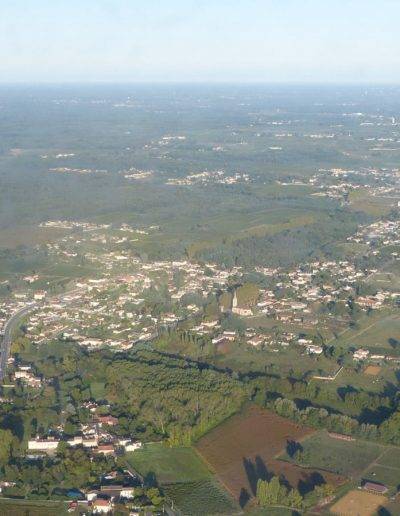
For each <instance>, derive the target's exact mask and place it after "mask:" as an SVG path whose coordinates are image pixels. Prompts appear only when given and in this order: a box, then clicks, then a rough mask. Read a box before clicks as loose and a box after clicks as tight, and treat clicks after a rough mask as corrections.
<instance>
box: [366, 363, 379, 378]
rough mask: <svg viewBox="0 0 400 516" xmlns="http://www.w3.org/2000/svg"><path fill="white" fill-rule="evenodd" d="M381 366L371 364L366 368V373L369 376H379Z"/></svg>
mask: <svg viewBox="0 0 400 516" xmlns="http://www.w3.org/2000/svg"><path fill="white" fill-rule="evenodd" d="M381 369H382V368H381V367H380V366H376V365H369V366H367V367H366V368H365V371H364V374H366V375H368V376H378V374H379V373H380V372H381Z"/></svg>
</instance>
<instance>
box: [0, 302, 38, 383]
mask: <svg viewBox="0 0 400 516" xmlns="http://www.w3.org/2000/svg"><path fill="white" fill-rule="evenodd" d="M36 308H37V305H36V303H31V304H29V305H28V306H25V307H24V308H21V309H20V310H18V312H15V313H14V314H13V315H12V316H11V317H10V318H9V319H8V321H7V322H6V324H5V326H4V329H3V338H2V343H1V350H0V381H3V379H4V376H5V374H6V371H7V361H8V357H9V356H10V348H11V336H12V332H13V330H14V328H15V326H16V325H17V324H18V321H19V320H20V319H22V317H25V315H27V314H28V313H29V312H32V310H35V309H36Z"/></svg>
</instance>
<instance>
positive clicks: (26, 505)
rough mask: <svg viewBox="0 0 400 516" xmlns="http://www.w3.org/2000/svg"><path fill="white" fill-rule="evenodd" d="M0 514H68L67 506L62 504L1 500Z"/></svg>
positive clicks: (50, 515)
mask: <svg viewBox="0 0 400 516" xmlns="http://www.w3.org/2000/svg"><path fill="white" fill-rule="evenodd" d="M0 514H2V515H4V516H62V515H63V514H68V512H67V506H66V504H65V503H62V502H51V501H39V500H37V501H35V500H32V501H29V500H10V499H1V498H0Z"/></svg>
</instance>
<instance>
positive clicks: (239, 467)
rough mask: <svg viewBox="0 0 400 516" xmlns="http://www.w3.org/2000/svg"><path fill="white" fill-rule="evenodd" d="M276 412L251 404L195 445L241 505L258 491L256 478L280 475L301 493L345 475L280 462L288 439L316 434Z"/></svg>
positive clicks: (294, 439) (336, 482) (333, 482)
mask: <svg viewBox="0 0 400 516" xmlns="http://www.w3.org/2000/svg"><path fill="white" fill-rule="evenodd" d="M313 432H314V430H312V429H311V428H308V427H305V426H300V425H297V424H296V423H293V422H292V421H289V420H287V419H284V418H282V417H280V416H277V415H276V414H274V413H273V412H269V411H267V410H263V409H261V408H259V407H257V406H255V405H250V406H249V407H247V408H246V409H245V410H244V411H243V412H242V413H241V414H237V415H235V416H233V417H232V418H230V419H229V420H227V421H226V422H225V423H222V424H221V425H219V426H218V427H217V428H214V429H213V430H211V431H210V432H209V433H208V434H207V435H205V436H204V437H203V438H202V439H200V441H199V442H198V443H197V445H196V449H197V451H198V452H199V453H200V455H201V456H202V457H203V459H204V460H205V461H206V462H207V463H208V464H209V465H210V466H211V468H212V469H214V470H215V472H216V474H217V476H218V478H219V479H220V480H221V482H222V483H223V484H224V485H225V487H226V488H227V489H228V490H229V491H230V492H231V493H232V495H233V496H234V497H235V498H236V499H238V500H239V502H240V503H241V505H242V506H244V505H245V504H246V502H247V501H248V500H249V499H250V498H251V497H252V496H253V495H254V494H255V490H256V484H257V480H258V479H259V478H264V479H268V478H270V476H271V475H279V476H281V477H282V478H283V479H285V480H286V481H287V482H288V483H289V484H290V485H291V486H293V487H298V488H299V490H300V491H301V492H302V493H306V492H307V491H309V490H311V489H313V487H314V486H315V485H317V484H320V483H323V482H324V481H325V482H329V483H332V484H335V485H338V484H341V483H343V482H344V478H342V477H340V476H338V475H334V474H332V473H326V472H322V471H318V470H314V469H305V468H301V467H299V466H296V465H294V464H290V463H287V462H283V461H280V460H278V459H276V458H275V457H276V456H277V455H278V454H280V453H281V452H282V451H283V450H284V449H285V448H286V445H287V442H288V441H300V440H301V439H303V438H304V437H306V436H308V435H310V434H311V433H313Z"/></svg>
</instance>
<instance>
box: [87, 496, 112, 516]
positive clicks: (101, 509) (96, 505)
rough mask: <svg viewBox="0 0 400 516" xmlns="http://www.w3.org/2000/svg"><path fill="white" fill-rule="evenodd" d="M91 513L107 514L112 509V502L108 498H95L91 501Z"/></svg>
mask: <svg viewBox="0 0 400 516" xmlns="http://www.w3.org/2000/svg"><path fill="white" fill-rule="evenodd" d="M92 507H93V514H109V513H110V512H111V511H112V510H113V504H112V503H111V501H110V500H104V499H103V498H97V499H96V500H94V501H93V505H92Z"/></svg>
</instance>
